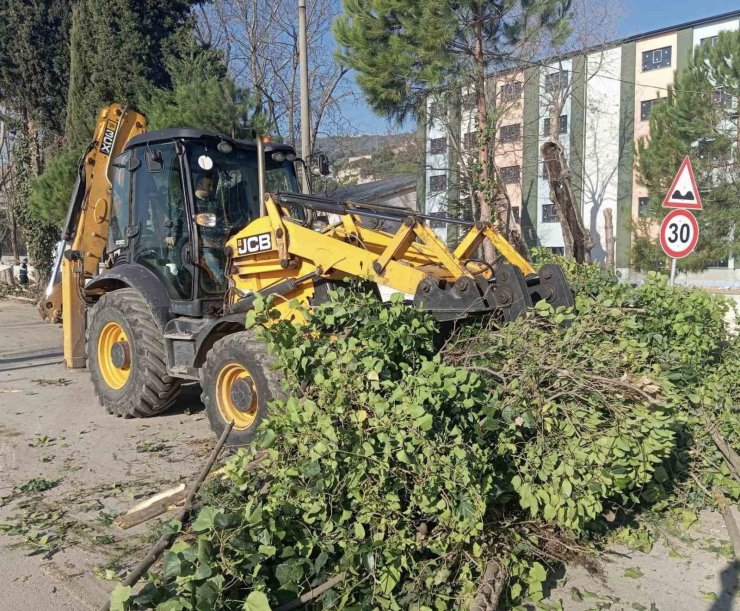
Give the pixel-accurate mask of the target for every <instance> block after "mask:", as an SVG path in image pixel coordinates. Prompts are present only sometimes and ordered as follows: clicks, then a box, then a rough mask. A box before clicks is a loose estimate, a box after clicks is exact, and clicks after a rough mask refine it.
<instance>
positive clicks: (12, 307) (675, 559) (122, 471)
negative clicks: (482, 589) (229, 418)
mask: <svg viewBox="0 0 740 611" xmlns="http://www.w3.org/2000/svg"><path fill="white" fill-rule="evenodd" d="M61 345H62V336H61V329H60V328H58V327H54V326H50V325H47V324H44V323H42V322H41V321H40V320H39V319H38V318H37V316H36V312H35V310H34V308H33V307H32V306H31V305H29V304H24V303H18V302H13V301H0V530H2V529H4V528H8V527H9V528H12V529H15V531H16V532H15V534H13V533H5V532H0V594H1V595H2V597H1V598H0V609H2V610H3V611H16V610H19V611H20V610H27V609H29V610H30V609H33V610H34V611H36V610H38V611H46V610H49V611H52V610H54V611H56V610H62V611H66V610H68V609H96V608H98V607H99V606H100V604H101V603H102V602H104V601H105V600H106V598H107V595H108V592H109V591H110V590H111V589H112V587H113V584H114V582H113V581H111V579H115V578H116V576H120V575H121V574H123V573H124V572H125V571H126V570H127V569H128V568H130V567H131V566H132V565H134V564H136V562H137V561H138V560H139V559H140V558H141V557H143V555H144V553H145V551H146V549H148V547H149V545H150V544H151V538H150V539H149V542H147V541H146V540H145V536H146V535H147V533H149V532H150V529H151V522H150V523H149V524H142V525H140V526H137V527H135V528H133V529H130V530H127V531H123V530H121V529H119V528H118V527H117V526H115V525H113V524H111V523H110V521H111V517H112V516H114V515H116V514H118V513H120V512H124V511H126V510H127V509H128V508H130V507H131V506H132V505H133V504H135V503H136V502H137V500H138V499H142V498H147V497H149V496H150V495H152V494H154V493H156V492H159V491H162V490H165V489H167V488H170V487H172V486H174V485H176V484H177V483H179V482H180V481H188V480H190V479H192V478H193V477H194V476H195V474H196V472H197V471H198V470H199V469H200V466H201V465H202V463H203V462H204V460H205V456H206V455H207V453H208V452H209V451H210V448H211V447H212V445H213V443H214V438H213V437H212V435H211V431H210V429H209V427H208V424H207V422H206V419H205V416H204V414H203V412H202V409H203V408H202V405H201V403H200V401H199V399H198V389H197V388H191V389H188V390H186V391H185V392H184V393H183V394H182V396H181V399H180V400H179V401H178V403H177V404H176V405H175V406H174V407H173V408H172V409H171V410H170V411H169V412H168V413H166V414H164V415H162V416H158V417H156V418H150V419H146V420H124V419H119V418H115V417H113V416H110V415H108V414H107V413H105V412H104V410H103V408H101V407H100V405H98V403H97V400H96V398H95V396H94V393H93V389H92V386H91V384H90V381H89V376H88V372H87V371H86V370H68V369H66V368H65V367H64V365H63V364H62V362H61V361H62V352H61ZM49 485H51V486H53V487H51V488H50V489H48V490H41V491H34V490H33V489H34V488H36V489H38V488H39V487H41V488H43V487H46V486H49ZM46 535H49V537H50V544H51V545H52V546H54V545H55V544H58V545H57V547H58V548H59V549H58V551H56V552H55V553H50V550H49V549H48V546H49V542H47V547H46V548H44V546H43V545H41V546H40V547H41V549H38V548H39V541H40V539H41V538H43V537H44V536H46ZM34 542H35V543H34ZM55 542H56V543H55ZM34 546H35V547H34ZM34 550H36V551H38V552H39V553H37V554H35V555H29V554H30V553H32V552H33V551H34ZM52 551H53V550H52ZM728 554H729V542H728V536H727V532H726V530H725V527H724V523H723V522H722V519H721V518H720V517H719V515H718V514H716V513H710V512H706V513H705V514H703V515H702V516H701V519H700V520H699V522H698V523H697V524H695V525H693V526H692V528H691V529H690V530H689V529H688V528H685V527H683V526H680V525H679V526H677V527H675V528H670V527H665V532H663V533H662V534H661V536H660V538H659V542H658V543H657V544H656V545H655V546H654V547H653V549H652V550H651V551H650V552H648V553H642V552H636V551H634V550H630V549H628V548H625V547H619V546H615V547H613V548H611V549H610V550H609V553H607V554H605V555H604V556H603V558H602V566H603V573H602V574H601V575H594V574H589V573H588V572H587V571H586V570H585V569H583V568H581V567H577V566H573V567H568V569H567V571H566V572H565V573H564V574H562V575H560V576H559V577H558V578H557V579H556V580H554V581H553V583H552V584H551V585H552V589H551V590H550V592H549V594H550V596H549V598H548V602H550V603H553V602H556V601H558V600H560V601H562V604H563V608H565V609H568V610H576V611H581V610H584V611H585V610H586V609H612V610H615V611H616V610H620V609H625V610H641V609H642V610H645V611H647V610H650V611H653V610H655V611H657V610H660V611H696V610H699V611H702V610H703V611H730V610H731V609H740V606H739V605H738V604H737V601H736V600H735V599H734V598H733V595H732V594H731V591H732V590H733V588H735V587H736V586H737V566H738V565H737V564H733V562H732V560H731V555H728ZM106 578H107V579H106Z"/></svg>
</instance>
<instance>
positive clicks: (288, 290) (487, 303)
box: [41, 104, 573, 445]
mask: <svg viewBox="0 0 740 611" xmlns="http://www.w3.org/2000/svg"><path fill="white" fill-rule="evenodd" d="M298 163H302V161H301V160H300V159H297V158H296V154H295V151H294V150H293V148H292V147H290V146H287V145H283V144H272V143H267V144H266V143H265V142H264V141H262V140H258V141H257V142H247V141H241V140H234V139H232V138H229V137H227V136H225V135H221V134H216V133H211V132H207V131H203V130H199V129H188V128H182V129H166V130H161V131H152V132H146V120H145V117H144V116H142V115H140V114H138V113H137V112H135V111H134V110H132V109H125V108H122V107H121V106H118V105H116V104H113V105H111V106H108V107H107V108H105V109H103V111H102V112H101V114H100V117H99V120H98V125H97V129H96V131H95V136H94V140H93V142H92V144H91V145H90V147H89V149H88V151H87V153H86V154H85V156H84V158H83V159H82V161H81V163H80V167H79V176H78V181H77V184H76V187H75V191H74V194H73V196H72V200H71V204H70V210H69V214H68V218H67V223H66V227H65V230H64V234H63V237H64V240H65V246H64V248H63V249H62V250H63V256H61V257H59V259H60V261H61V274H58V273H57V274H55V275H54V280H53V281H52V284H51V285H50V287H49V290H48V291H47V299H46V300H45V301H44V302H43V303H42V304H41V310H42V313H43V314H44V316H45V317H46V318H48V319H54V320H58V319H59V318H60V317H61V318H62V319H63V325H64V354H65V359H66V362H67V365H68V366H69V367H84V366H85V364H86V363H87V366H88V367H89V369H90V373H91V376H92V381H93V384H94V386H95V390H96V393H97V395H98V397H99V399H100V402H101V403H102V404H103V406H104V407H105V408H106V409H107V410H108V411H109V412H110V413H112V414H116V415H118V416H123V417H139V416H152V415H155V414H158V413H160V412H161V411H162V410H164V409H166V408H167V407H168V406H169V405H170V404H172V402H173V401H174V400H175V398H176V396H177V393H178V390H179V388H180V385H181V383H182V382H183V381H185V380H196V381H199V382H200V384H201V386H202V389H203V395H202V397H203V401H204V403H205V406H206V410H207V414H208V418H209V420H210V423H211V426H212V428H213V429H214V431H215V432H216V433H217V434H220V433H221V432H222V430H223V428H224V427H225V426H226V424H227V423H228V422H229V421H231V420H233V421H234V430H233V432H232V433H231V435H230V439H229V443H230V445H243V444H245V443H248V442H249V441H250V440H251V438H252V437H253V435H254V432H255V428H256V425H257V424H258V423H259V421H260V420H261V418H262V417H263V416H264V414H265V410H266V405H267V403H268V401H269V400H270V399H271V397H272V396H273V395H274V394H275V392H276V390H277V388H278V382H277V380H276V379H275V377H274V376H275V374H274V373H273V372H272V371H271V370H270V368H269V358H268V355H267V353H266V350H265V347H264V346H263V345H262V344H261V343H260V342H258V341H256V340H255V339H254V338H253V337H252V335H251V334H250V332H249V331H246V330H245V327H244V323H245V314H246V312H248V311H249V310H250V308H252V306H253V303H254V301H255V299H256V298H257V297H258V296H260V295H261V296H267V295H277V296H279V297H281V298H280V299H277V300H276V301H277V305H276V307H277V309H278V310H279V311H280V312H281V314H282V316H284V317H286V318H295V316H296V311H295V310H294V309H293V308H292V307H291V300H293V299H295V300H297V302H298V303H300V304H302V305H304V306H308V307H310V306H312V305H316V304H317V303H321V302H322V301H323V300H325V299H327V298H328V291H329V290H330V288H331V287H332V286H334V285H336V284H338V283H341V282H343V281H346V280H347V279H349V278H360V279H363V280H365V281H367V282H369V283H375V284H376V285H378V286H383V287H388V288H390V289H393V290H396V291H400V292H402V293H405V294H406V295H408V296H409V297H408V300H409V304H410V305H414V306H416V307H420V308H423V309H426V310H428V311H430V312H432V313H433V314H434V315H435V316H436V317H437V318H438V319H439V320H440V321H446V322H451V321H459V320H463V319H471V318H476V317H482V316H498V317H500V319H502V320H511V319H513V318H515V317H516V316H518V315H520V314H521V313H522V312H524V311H525V310H526V309H527V308H529V307H531V306H532V305H533V303H535V302H537V301H539V300H541V299H546V300H547V301H548V302H550V303H551V304H553V305H554V306H559V305H566V306H572V305H573V295H572V293H571V290H570V288H569V287H568V285H567V283H566V281H565V278H564V276H563V273H562V270H561V269H560V268H559V267H557V266H555V265H545V266H543V267H542V268H541V269H540V270H538V271H537V272H535V270H534V269H533V268H532V267H531V265H530V264H529V263H528V262H527V261H526V260H524V259H523V258H522V257H521V256H520V255H519V254H518V253H517V252H516V251H515V250H514V249H513V248H512V247H511V246H510V245H509V243H508V242H507V241H506V240H505V239H504V238H503V237H502V236H501V235H500V234H499V233H498V232H497V231H496V230H495V229H494V228H493V227H492V226H491V225H489V224H487V223H480V222H479V223H468V222H465V221H460V220H458V219H440V218H439V217H436V216H435V217H433V218H434V220H435V221H440V220H442V221H444V222H447V223H456V224H458V225H463V226H465V227H466V228H467V230H468V231H467V234H466V235H465V236H464V238H463V239H462V241H461V242H460V245H459V246H458V247H457V248H456V249H455V250H454V251H451V250H450V249H448V248H447V247H446V246H445V244H444V243H443V242H442V241H441V240H440V239H439V238H438V237H437V235H436V234H435V233H434V231H432V230H431V229H430V228H429V226H428V225H427V223H426V221H427V220H430V219H431V218H432V217H429V216H427V215H424V214H420V213H417V212H414V211H412V210H409V209H404V208H395V207H391V206H385V205H379V204H368V203H362V204H359V203H353V202H338V201H334V200H331V199H326V198H322V197H316V196H312V195H306V194H301V193H300V192H299V191H300V189H299V185H298V180H297V177H296V164H298ZM304 171H307V170H306V168H305V166H304ZM330 215H331V216H330ZM329 218H334V219H338V221H337V222H334V223H329V222H328V220H329ZM386 225H390V226H393V227H396V229H395V230H392V231H391V230H383V229H380V228H379V227H382V226H386ZM486 238H488V239H490V240H491V241H492V242H493V244H494V246H495V247H496V249H497V251H498V253H499V255H500V257H502V261H503V260H504V259H505V260H506V262H505V263H503V264H501V265H500V266H498V267H497V269H495V270H494V269H493V267H492V266H489V265H488V264H486V263H485V262H483V261H480V260H477V259H474V258H472V257H473V255H474V253H475V252H476V251H477V249H478V247H479V246H480V245H481V244H482V242H483V240H485V239H486ZM101 264H102V267H103V270H102V271H99V269H100V267H101Z"/></svg>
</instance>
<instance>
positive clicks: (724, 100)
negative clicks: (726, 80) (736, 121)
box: [712, 87, 735, 110]
mask: <svg viewBox="0 0 740 611" xmlns="http://www.w3.org/2000/svg"><path fill="white" fill-rule="evenodd" d="M712 101H713V102H714V103H715V104H716V105H717V106H719V107H721V108H724V109H725V110H732V108H733V106H734V105H735V104H734V98H733V96H732V95H731V94H729V93H727V92H726V91H725V88H724V87H716V88H715V89H714V91H713V92H712Z"/></svg>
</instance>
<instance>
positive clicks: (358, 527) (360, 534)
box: [354, 522, 365, 539]
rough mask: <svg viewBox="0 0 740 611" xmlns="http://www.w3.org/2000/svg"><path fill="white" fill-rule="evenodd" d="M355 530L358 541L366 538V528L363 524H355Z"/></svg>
mask: <svg viewBox="0 0 740 611" xmlns="http://www.w3.org/2000/svg"><path fill="white" fill-rule="evenodd" d="M354 530H355V538H357V539H364V538H365V527H364V526H363V525H362V524H360V523H359V522H355V526H354Z"/></svg>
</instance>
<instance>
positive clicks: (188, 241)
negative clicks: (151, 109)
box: [108, 129, 300, 316]
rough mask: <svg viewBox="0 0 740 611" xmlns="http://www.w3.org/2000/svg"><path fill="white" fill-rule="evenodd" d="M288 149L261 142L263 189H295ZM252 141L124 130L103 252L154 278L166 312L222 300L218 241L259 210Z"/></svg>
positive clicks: (210, 308)
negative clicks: (129, 134) (125, 137)
mask: <svg viewBox="0 0 740 611" xmlns="http://www.w3.org/2000/svg"><path fill="white" fill-rule="evenodd" d="M296 162H299V160H297V159H296V155H295V151H294V150H293V148H292V147H291V146H288V145H284V144H267V145H266V146H265V189H266V191H267V192H271V193H278V192H291V193H299V192H300V187H299V183H298V179H297V176H296V168H295V164H296ZM257 166H258V164H257V145H256V144H255V143H254V142H249V141H243V140H234V139H232V138H228V137H226V136H223V135H221V134H216V133H212V132H205V131H202V130H195V129H166V130H160V131H154V132H147V133H144V134H141V135H139V136H136V137H135V138H132V139H131V141H130V142H129V143H128V144H127V146H126V148H125V149H124V152H123V153H122V154H121V155H119V156H118V157H116V158H115V159H114V160H113V163H112V172H111V182H112V184H113V197H112V211H111V224H110V231H109V237H108V253H109V255H111V256H112V260H113V261H114V263H113V265H118V264H121V263H134V264H138V265H141V266H143V267H145V268H146V269H147V270H149V271H150V272H152V274H154V275H155V276H156V278H157V279H158V280H159V281H160V282H161V284H162V286H163V287H164V289H165V291H166V293H167V295H168V296H169V299H170V301H171V309H172V313H173V314H181V315H188V316H201V315H203V314H208V313H213V312H215V310H217V309H219V308H220V307H221V305H222V304H223V296H224V292H225V291H226V289H227V281H226V272H227V270H226V269H225V267H226V252H225V248H224V246H225V243H226V241H227V240H228V239H229V237H231V236H232V235H233V234H234V233H235V232H237V231H239V230H241V229H243V228H244V227H245V226H246V225H248V224H249V223H250V222H251V221H253V220H254V219H256V218H257V217H258V216H259V215H260V201H259V180H258V170H257Z"/></svg>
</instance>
